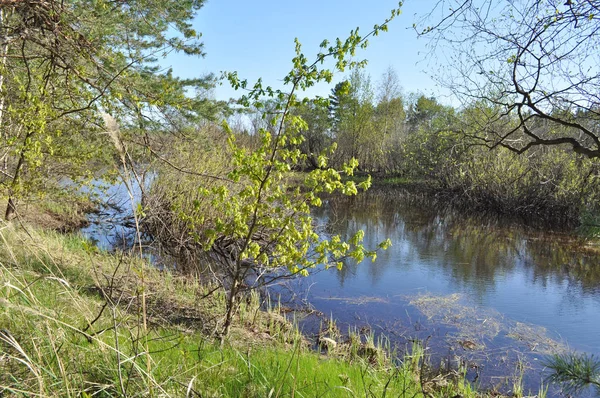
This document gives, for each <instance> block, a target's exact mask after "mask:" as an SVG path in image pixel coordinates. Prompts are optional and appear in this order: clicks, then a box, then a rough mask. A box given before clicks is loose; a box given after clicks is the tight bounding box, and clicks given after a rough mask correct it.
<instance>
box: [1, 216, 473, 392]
mask: <svg viewBox="0 0 600 398" xmlns="http://www.w3.org/2000/svg"><path fill="white" fill-rule="evenodd" d="M0 235H1V236H0V239H1V240H0V395H2V394H3V396H5V397H7V396H17V397H25V396H27V397H30V396H41V397H54V396H56V397H58V396H60V397H63V396H67V397H70V396H72V397H88V396H94V397H109V396H132V397H135V396H173V397H181V396H190V397H192V396H202V397H283V396H285V397H292V396H294V397H355V396H365V397H384V396H388V397H419V396H423V394H422V388H421V385H420V383H419V382H418V379H419V377H418V372H416V371H415V369H416V368H415V364H417V365H418V363H419V360H420V359H419V358H420V357H419V356H418V355H422V354H418V353H417V352H415V356H414V357H412V358H411V357H406V360H405V361H404V362H403V363H401V364H397V365H394V364H392V363H391V362H390V361H385V360H382V361H377V362H378V363H377V364H373V363H372V361H371V362H369V361H367V360H365V359H362V358H361V357H360V356H357V355H354V356H352V358H351V360H349V359H348V357H347V356H343V355H340V356H339V357H329V356H324V355H322V354H319V353H317V352H314V351H311V350H309V349H308V348H307V344H306V342H305V341H304V339H303V338H302V336H300V334H299V333H298V332H297V330H296V329H295V328H293V327H292V326H291V325H290V324H289V323H288V322H287V321H285V319H284V318H282V317H281V316H280V315H278V314H274V313H265V312H263V311H258V305H259V303H258V299H257V297H253V299H252V300H251V301H250V302H248V303H245V304H244V305H243V306H242V308H241V310H240V314H239V316H238V317H237V324H236V325H235V327H234V328H233V329H232V332H231V335H230V336H229V338H228V339H227V340H226V341H225V342H224V344H220V343H219V342H218V341H217V340H215V339H213V338H212V337H210V331H211V330H214V327H215V325H216V323H218V322H219V320H220V314H222V311H223V309H224V305H223V295H222V294H216V295H213V296H210V297H209V298H202V297H203V296H204V294H205V293H206V292H207V290H208V289H210V287H209V286H203V285H202V284H200V283H198V281H196V280H194V279H192V278H186V277H180V276H177V275H174V274H170V273H168V272H160V271H158V270H156V269H153V268H151V267H148V266H147V264H144V263H143V262H141V261H140V260H138V259H135V258H131V257H129V256H123V255H119V254H109V253H106V252H101V251H98V250H97V249H95V248H94V247H93V246H91V245H90V244H89V243H88V242H86V241H85V240H83V239H82V238H81V237H78V236H76V235H61V234H58V233H53V232H48V231H42V230H37V229H30V230H29V231H28V232H24V231H23V230H20V229H17V228H16V227H14V226H3V228H2V229H1V230H0ZM142 275H143V277H144V280H143V283H142ZM142 292H144V295H145V300H146V315H147V323H148V326H147V327H144V325H143V317H142V315H143V310H144V308H143V307H142V306H141V303H142V301H141V294H142ZM342 357H344V358H346V359H342ZM463 387H464V386H462V385H461V384H460V383H458V384H452V385H451V386H449V387H447V388H446V389H445V390H440V391H437V392H435V394H434V395H437V396H448V395H450V396H453V395H454V394H450V392H449V391H461V390H462V391H464V388H463ZM470 395H472V394H470ZM464 396H466V395H464Z"/></svg>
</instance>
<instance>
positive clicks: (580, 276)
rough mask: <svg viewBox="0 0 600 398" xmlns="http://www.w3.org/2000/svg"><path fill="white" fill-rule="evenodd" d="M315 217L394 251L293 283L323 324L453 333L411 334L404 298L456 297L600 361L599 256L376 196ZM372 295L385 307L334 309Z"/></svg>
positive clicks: (413, 319)
mask: <svg viewBox="0 0 600 398" xmlns="http://www.w3.org/2000/svg"><path fill="white" fill-rule="evenodd" d="M314 217H315V220H316V222H317V223H319V224H321V225H323V226H325V228H326V230H327V231H328V232H329V233H337V234H341V235H342V236H344V235H346V236H349V235H350V234H351V233H353V232H354V231H356V230H358V229H363V230H365V246H366V247H375V246H376V245H377V243H379V242H381V241H383V240H384V239H386V238H388V237H389V238H390V239H391V240H392V243H393V246H392V247H391V248H390V249H389V250H388V251H386V252H382V253H379V255H378V259H377V261H376V262H375V263H372V262H371V261H370V260H368V261H364V262H363V263H362V264H360V265H358V266H356V265H355V264H351V263H347V264H346V266H345V268H344V269H343V270H342V271H339V272H338V271H336V270H334V269H331V270H328V271H326V272H320V273H317V274H315V275H313V276H311V277H309V278H308V279H307V280H305V281H301V282H300V281H299V282H298V283H299V284H301V285H302V286H304V287H305V288H306V290H307V293H306V294H307V297H308V300H309V301H310V302H311V303H312V304H313V305H314V306H315V307H316V309H318V310H320V311H323V312H324V313H325V315H326V316H327V317H328V316H329V315H330V314H331V315H332V316H333V318H336V319H338V320H339V321H340V323H342V324H361V323H363V324H370V325H371V326H373V325H377V324H379V326H378V327H379V329H380V330H382V331H386V332H389V330H388V329H390V327H389V325H391V324H395V325H400V324H402V325H404V327H405V329H404V331H403V333H411V332H410V331H411V328H412V330H413V331H415V332H416V333H413V334H414V335H419V336H420V337H423V338H426V337H427V336H428V335H431V334H434V335H435V334H436V333H437V334H447V333H449V331H448V330H446V329H445V328H444V327H438V326H435V325H429V326H426V329H427V330H426V331H425V333H419V331H417V330H415V326H414V324H418V323H419V322H421V321H423V322H425V323H426V322H427V319H426V317H425V316H424V315H423V314H421V313H419V312H418V311H416V309H415V308H414V307H412V306H410V305H408V300H409V299H408V298H407V297H409V296H415V295H420V294H426V293H427V294H433V295H449V294H454V293H460V294H461V295H462V296H463V297H464V298H465V300H466V302H467V303H468V304H469V305H472V306H475V307H476V308H479V309H481V310H482V311H490V310H495V311H497V312H498V313H499V314H501V316H502V317H503V318H505V320H506V322H511V323H512V324H513V325H516V324H517V322H524V323H527V324H532V325H538V326H542V327H543V328H545V329H546V330H547V335H548V336H549V337H551V338H553V339H555V340H558V341H560V342H563V343H566V344H567V345H568V346H570V347H572V348H574V349H577V350H581V351H586V352H589V353H594V354H600V334H599V332H598V330H600V269H597V268H598V267H597V265H600V261H598V260H599V259H600V257H599V256H597V255H592V254H589V253H588V254H586V253H583V252H581V251H580V250H579V251H578V250H573V249H572V247H571V246H570V245H572V243H568V242H567V243H562V244H561V243H560V242H559V241H563V242H564V241H565V236H564V235H559V234H555V235H551V234H544V233H541V232H539V231H537V232H536V231H527V230H526V229H525V228H522V227H519V226H517V225H514V224H513V225H510V224H508V225H503V226H500V225H497V224H495V223H491V222H489V220H488V219H484V222H483V223H482V220H469V219H465V217H464V216H463V217H461V216H459V215H457V214H453V213H452V212H449V211H443V210H436V209H435V206H431V205H429V204H427V203H423V201H421V202H419V201H414V200H408V199H406V198H403V197H400V198H395V199H394V198H389V197H387V198H385V197H383V196H381V195H380V196H378V195H376V194H373V193H371V194H367V196H364V197H363V198H362V199H361V198H353V199H347V198H340V199H331V200H330V201H329V202H328V203H327V204H326V206H325V207H324V208H322V209H317V210H316V211H315V213H314ZM505 224H506V223H505ZM369 296H377V297H380V298H384V299H385V302H383V303H382V302H377V303H368V302H366V303H362V304H358V305H357V304H356V303H355V304H354V305H350V304H348V303H347V302H345V301H344V300H339V298H359V297H369ZM411 323H412V324H413V325H411ZM386 325H387V326H386ZM416 328H418V326H417V327H416ZM407 330H408V332H407ZM507 330H508V329H507ZM507 333H508V332H505V333H504V336H499V337H498V338H497V339H496V340H494V342H489V344H490V345H489V346H488V349H487V351H488V353H490V354H491V353H492V352H493V351H494V350H496V349H498V347H496V346H494V344H507V342H508V341H509V340H507V339H506V334H507ZM440 337H441V338H443V337H444V336H440ZM432 340H435V336H434V338H433V339H432ZM434 344H435V343H434ZM438 344H440V347H443V343H438ZM500 351H501V350H499V351H498V352H500ZM524 351H528V349H527V347H525V349H524ZM534 357H535V358H534ZM536 358H537V359H540V358H541V356H540V355H537V356H536V353H535V352H533V353H532V354H531V360H536ZM495 361H496V359H493V358H492V359H491V362H492V363H493V362H495ZM488 367H489V365H488ZM513 370H514V368H513ZM532 383H533V384H532V385H535V384H536V383H535V381H533V382H532ZM537 384H539V377H538V378H537Z"/></svg>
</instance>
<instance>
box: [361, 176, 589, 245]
mask: <svg viewBox="0 0 600 398" xmlns="http://www.w3.org/2000/svg"><path fill="white" fill-rule="evenodd" d="M367 178H368V175H367V174H366V173H359V174H357V175H355V176H353V177H351V178H349V180H352V181H354V182H355V183H360V182H363V181H365V180H366V179H367ZM371 184H372V188H371V189H375V190H384V191H391V190H405V191H408V192H410V193H411V194H413V195H415V194H416V195H422V196H426V197H428V198H429V199H431V200H435V201H436V202H437V203H438V205H439V206H442V207H452V208H453V209H456V210H459V211H461V212H464V213H465V214H483V215H486V216H489V215H492V216H502V217H504V218H507V219H511V220H514V221H518V222H520V223H522V224H524V225H527V226H532V227H535V228H538V229H548V228H550V229H553V230H562V231H577V232H578V233H580V234H581V235H582V236H584V237H597V236H600V233H599V230H600V228H599V227H598V219H599V216H598V215H597V214H596V212H597V211H596V210H594V209H595V208H596V207H597V205H596V203H587V205H588V206H587V207H586V206H583V205H582V204H581V203H576V201H575V199H574V198H561V199H560V200H559V199H558V198H554V197H552V196H550V195H548V196H544V195H543V194H539V193H537V192H536V193H535V195H534V194H533V193H531V192H526V191H520V192H518V191H512V187H511V189H508V187H506V188H507V189H502V187H489V186H477V185H470V186H469V185H464V184H462V185H461V184H455V185H452V184H448V183H444V182H443V181H440V180H438V179H430V180H427V179H414V178H409V177H402V176H397V175H388V174H385V173H381V174H377V173H375V174H372V175H371Z"/></svg>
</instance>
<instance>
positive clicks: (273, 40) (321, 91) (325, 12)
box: [163, 0, 448, 102]
mask: <svg viewBox="0 0 600 398" xmlns="http://www.w3.org/2000/svg"><path fill="white" fill-rule="evenodd" d="M434 3H435V0H408V1H406V2H405V4H404V6H403V7H402V14H401V15H400V16H399V17H397V18H396V19H395V20H393V21H392V22H391V23H390V24H389V32H383V33H381V34H380V35H379V36H378V37H373V38H371V39H370V40H369V43H370V45H369V47H368V48H367V49H366V50H361V51H360V52H358V53H357V57H356V58H357V59H367V60H368V65H367V67H366V72H367V73H368V74H369V75H370V76H371V80H372V83H373V85H374V87H376V86H377V83H378V81H379V80H380V79H381V75H382V74H383V73H384V72H385V71H386V70H387V69H388V68H389V67H392V68H394V69H395V71H396V73H397V74H398V77H399V80H400V83H401V85H402V88H403V91H404V93H411V92H421V93H424V94H426V95H435V96H436V97H440V98H439V99H440V100H441V102H448V101H444V98H443V97H444V96H445V95H446V93H447V92H446V91H444V90H441V89H439V88H437V87H436V84H435V83H434V80H433V79H431V78H430V76H429V74H431V73H429V74H428V73H425V72H424V71H425V70H426V69H427V60H426V59H425V57H426V55H427V51H428V50H427V47H426V44H427V43H426V41H425V40H424V39H418V38H417V35H416V33H415V32H414V30H413V29H412V24H413V22H415V20H416V15H417V14H418V13H423V12H427V11H428V9H431V8H432V7H433V5H434ZM397 7H398V1H397V0H371V1H358V0H303V1H289V0H256V1H241V0H208V1H207V2H206V3H205V5H204V7H203V8H202V9H200V11H199V12H198V15H197V16H196V18H195V20H194V23H193V25H194V29H195V30H196V31H198V32H201V33H202V41H203V42H204V50H205V52H206V56H205V57H204V58H193V57H189V56H186V55H184V54H172V55H170V56H169V57H168V58H167V59H166V60H164V61H163V64H164V65H165V66H170V67H172V68H173V72H174V74H175V75H177V76H180V77H185V78H191V77H198V76H202V75H204V74H206V73H215V74H217V75H220V72H222V71H228V72H230V71H237V72H238V75H239V76H240V78H243V79H248V82H249V83H251V84H252V83H254V82H255V81H256V80H257V79H258V78H261V77H262V79H263V81H264V82H265V83H266V84H268V85H271V86H273V87H274V88H283V85H282V79H283V77H284V76H285V75H286V74H287V73H288V71H289V70H290V69H291V65H292V63H291V60H292V58H293V57H294V55H295V54H294V38H298V39H299V41H300V43H302V46H303V50H304V53H305V55H306V56H307V57H308V59H309V60H310V59H314V57H315V56H316V54H317V52H318V51H319V44H320V43H321V42H322V41H323V40H324V39H328V40H329V41H333V40H335V38H337V37H339V38H341V39H345V38H346V37H347V36H348V34H349V32H350V30H351V29H355V28H356V27H360V31H361V32H362V33H367V32H369V31H370V30H371V29H372V28H373V25H375V24H380V23H381V22H383V21H384V20H385V19H386V18H387V17H388V16H389V15H390V11H391V10H392V9H393V8H397ZM431 72H435V71H431ZM346 75H347V73H345V74H337V75H336V76H335V78H334V82H333V83H334V84H335V82H337V81H341V80H343V79H344V77H345V76H346ZM331 87H332V86H326V85H321V86H318V87H316V88H314V89H312V90H311V91H310V92H308V93H307V95H309V96H312V95H321V96H327V95H328V94H329V92H330V89H331ZM213 95H214V96H215V98H216V99H219V100H227V99H229V98H231V97H239V96H240V95H241V93H240V92H236V91H235V90H233V89H232V88H230V87H229V86H228V84H227V83H226V82H224V83H223V85H220V86H218V87H216V88H215V90H214V93H213Z"/></svg>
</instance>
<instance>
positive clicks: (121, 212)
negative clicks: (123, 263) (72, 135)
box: [81, 174, 153, 250]
mask: <svg viewBox="0 0 600 398" xmlns="http://www.w3.org/2000/svg"><path fill="white" fill-rule="evenodd" d="M152 178H153V174H149V175H146V179H145V184H146V185H147V186H148V185H149V183H150V181H151V180H152ZM131 186H132V193H133V196H134V200H135V204H134V206H137V203H139V201H140V200H141V189H140V187H139V185H138V184H137V183H136V180H135V178H133V177H132V184H131ZM91 190H92V192H93V193H94V194H96V195H98V197H99V198H101V203H103V204H102V205H101V208H100V209H99V212H98V213H92V214H89V215H88V220H89V221H90V225H88V226H87V227H85V228H82V229H81V233H82V234H83V236H85V237H87V238H89V239H91V240H92V241H93V242H94V243H95V244H96V246H98V247H99V248H101V249H105V250H110V249H114V248H129V247H131V245H132V243H133V242H134V240H135V228H133V224H132V223H133V216H132V215H133V212H132V205H131V199H130V195H129V192H128V190H127V186H126V184H125V183H123V181H122V180H121V181H120V182H117V183H116V184H110V185H106V184H104V183H103V182H102V181H96V182H95V183H93V186H92V188H91Z"/></svg>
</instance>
